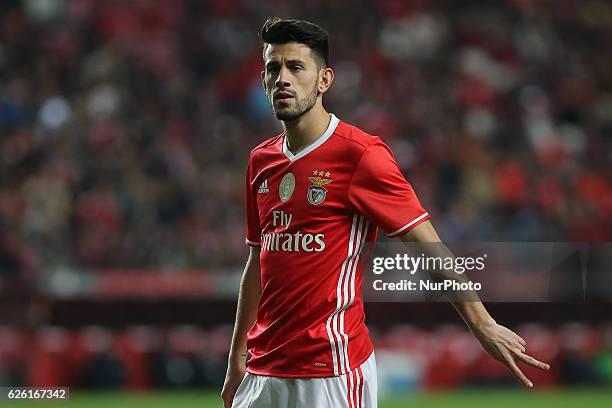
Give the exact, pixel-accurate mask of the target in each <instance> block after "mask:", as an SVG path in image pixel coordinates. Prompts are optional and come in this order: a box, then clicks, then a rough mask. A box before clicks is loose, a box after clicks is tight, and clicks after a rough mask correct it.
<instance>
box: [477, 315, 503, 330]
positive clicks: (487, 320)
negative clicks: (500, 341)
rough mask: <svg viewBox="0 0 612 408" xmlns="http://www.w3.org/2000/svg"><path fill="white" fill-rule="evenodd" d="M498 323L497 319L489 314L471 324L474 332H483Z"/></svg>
mask: <svg viewBox="0 0 612 408" xmlns="http://www.w3.org/2000/svg"><path fill="white" fill-rule="evenodd" d="M496 325H497V322H496V321H495V319H493V317H491V316H490V315H488V316H486V317H483V318H481V319H478V320H476V321H475V322H473V323H472V325H471V329H472V331H473V332H474V334H481V333H484V332H486V331H487V330H488V329H489V328H491V327H495V326H496Z"/></svg>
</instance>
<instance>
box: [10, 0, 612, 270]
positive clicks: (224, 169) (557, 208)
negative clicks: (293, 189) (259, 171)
mask: <svg viewBox="0 0 612 408" xmlns="http://www.w3.org/2000/svg"><path fill="white" fill-rule="evenodd" d="M273 15H277V16H280V17H294V18H304V19H309V20H311V21H314V22H317V23H319V24H320V25H322V26H323V27H324V28H326V29H327V30H328V31H329V34H330V41H331V61H332V66H333V68H334V69H335V75H336V77H335V81H334V84H333V86H332V89H331V91H330V92H329V94H328V95H326V97H325V106H326V107H327V108H328V110H329V111H331V112H334V113H335V114H336V115H337V116H338V117H340V118H341V119H342V120H344V121H346V122H349V123H353V124H355V125H357V126H359V127H361V128H363V129H364V130H366V131H368V132H370V133H373V134H377V135H380V136H381V137H382V138H383V139H384V140H385V141H386V142H387V143H388V144H389V145H390V146H391V148H392V149H393V151H394V153H395V155H396V158H397V160H398V162H399V164H400V166H401V167H402V169H403V171H404V173H405V174H406V176H407V178H408V179H409V181H410V182H411V183H412V184H413V186H414V188H415V190H416V192H417V194H418V195H419V196H420V198H421V201H422V203H423V205H424V206H425V207H426V208H427V209H428V210H429V211H430V213H431V214H432V215H433V218H432V220H433V223H434V225H435V226H436V227H437V228H438V230H439V232H440V235H441V237H442V238H443V239H444V240H447V241H459V240H471V241H486V240H494V241H563V240H573V241H607V240H610V239H612V173H611V172H610V163H611V161H612V69H610V67H612V53H610V52H609V50H610V49H611V48H612V4H611V3H610V2H606V1H604V0H567V1H563V2H554V1H544V0H506V1H499V2H494V3H493V2H473V1H472V2H466V1H450V0H449V1H442V0H439V1H425V0H410V1H408V0H407V1H401V0H384V1H363V0H361V1H348V0H342V1H336V0H334V1H331V0H315V1H309V2H289V1H284V0H264V1H252V0H208V1H204V0H202V1H199V0H198V1H189V0H180V1H179V0H176V1H153V0H135V1H129V2H125V1H102V0H99V1H98V0H44V1H38V0H22V1H15V0H8V1H2V2H1V3H0V228H1V231H2V234H0V271H2V272H3V273H4V274H7V273H8V274H10V273H11V272H13V273H14V274H15V275H17V274H18V273H17V272H18V271H19V274H23V276H25V277H26V279H33V278H35V277H36V276H37V275H38V274H39V273H41V272H44V270H45V268H61V267H78V268H97V267H108V266H113V265H121V266H122V267H128V268H131V267H134V268H139V267H151V266H155V267H159V268H162V269H164V268H168V269H176V268H184V267H190V268H193V267H197V268H201V269H204V270H209V271H213V272H214V271H220V270H224V269H226V268H236V267H237V266H239V264H241V263H242V259H244V257H245V255H246V249H245V246H244V209H243V205H244V203H243V190H244V169H245V166H246V160H247V157H248V153H249V151H250V149H251V148H253V147H254V146H255V145H256V144H257V143H259V141H261V140H263V139H264V138H267V137H269V136H272V135H274V134H276V133H278V132H279V129H280V126H279V123H278V122H277V121H276V120H275V119H274V118H273V116H272V115H271V113H270V110H269V107H268V103H267V100H266V97H265V94H264V93H263V91H262V89H261V83H260V78H259V73H260V71H261V69H262V61H261V48H260V46H259V40H258V37H257V33H258V31H259V29H260V27H261V25H262V23H263V22H264V21H265V19H266V17H268V16H273Z"/></svg>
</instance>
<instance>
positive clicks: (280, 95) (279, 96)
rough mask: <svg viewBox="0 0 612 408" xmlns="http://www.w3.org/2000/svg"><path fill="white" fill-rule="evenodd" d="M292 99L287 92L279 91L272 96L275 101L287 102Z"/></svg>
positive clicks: (291, 95)
mask: <svg viewBox="0 0 612 408" xmlns="http://www.w3.org/2000/svg"><path fill="white" fill-rule="evenodd" d="M292 98H293V94H291V93H290V92H287V91H279V92H276V93H275V94H274V100H275V101H288V100H289V99H292Z"/></svg>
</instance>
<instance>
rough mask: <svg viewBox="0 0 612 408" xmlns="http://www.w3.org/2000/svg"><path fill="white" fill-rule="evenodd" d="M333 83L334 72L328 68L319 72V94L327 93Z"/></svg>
mask: <svg viewBox="0 0 612 408" xmlns="http://www.w3.org/2000/svg"><path fill="white" fill-rule="evenodd" d="M332 82H334V70H333V69H331V68H329V67H327V68H321V70H320V71H319V87H318V88H319V93H322V94H324V93H325V92H327V90H328V89H329V87H330V86H331V84H332Z"/></svg>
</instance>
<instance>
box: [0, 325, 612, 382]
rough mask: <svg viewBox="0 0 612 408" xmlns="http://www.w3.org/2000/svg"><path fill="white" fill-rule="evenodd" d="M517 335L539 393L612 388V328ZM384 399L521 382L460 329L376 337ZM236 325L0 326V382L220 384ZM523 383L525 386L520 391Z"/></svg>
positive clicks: (536, 329)
mask: <svg viewBox="0 0 612 408" xmlns="http://www.w3.org/2000/svg"><path fill="white" fill-rule="evenodd" d="M517 332H518V333H519V334H520V335H521V336H522V337H523V338H524V339H525V340H526V341H527V343H528V344H529V350H530V354H531V355H534V356H536V357H537V358H538V359H541V360H543V361H546V362H548V363H550V364H551V367H552V368H551V370H550V371H540V370H537V369H535V368H532V367H529V366H526V365H523V366H522V367H523V369H524V370H525V374H526V375H527V376H528V377H529V378H530V379H531V380H532V381H533V382H534V384H535V385H536V387H537V388H539V389H540V388H546V387H556V386H559V385H591V386H592V385H603V386H610V385H612V324H611V322H608V323H603V324H601V325H593V326H587V325H585V324H582V323H576V322H569V323H565V324H563V325H562V326H559V327H556V328H553V327H550V326H546V325H541V324H534V323H528V324H523V325H522V326H520V327H518V328H517ZM371 334H372V338H373V341H374V343H375V345H376V360H377V365H378V373H379V383H380V386H381V392H383V393H401V394H406V393H408V392H410V391H411V390H420V389H446V388H454V387H461V386H469V385H472V386H475V385H478V386H480V387H482V386H486V385H491V386H493V385H507V384H515V382H516V381H515V380H514V378H513V377H512V375H511V374H510V372H509V371H508V370H507V369H506V367H505V366H503V365H502V364H500V363H499V362H497V361H496V360H494V359H492V358H491V357H490V356H489V355H488V354H487V353H486V352H485V351H484V349H483V348H482V347H480V344H479V343H478V341H477V340H476V339H475V338H474V337H473V336H472V335H471V334H470V333H469V332H467V331H466V330H465V328H463V327H461V326H457V325H442V326H438V327H436V328H435V329H432V330H423V329H419V328H417V327H413V326H395V327H393V328H391V329H388V330H385V331H374V332H372V333H371ZM230 337H231V326H229V325H228V326H218V327H214V328H210V329H208V330H204V329H203V328H201V327H198V326H170V327H154V326H131V327H126V328H125V329H123V330H110V329H108V328H103V327H100V326H87V327H83V328H81V329H79V330H67V329H65V328H61V327H58V326H44V327H41V328H39V329H37V330H35V331H24V330H20V329H16V328H14V327H10V326H0V385H4V386H32V387H51V386H58V387H59V386H63V387H66V386H69V387H71V388H91V387H94V388H106V389H116V388H123V389H127V390H146V389H152V388H173V387H206V386H208V387H218V388H220V387H221V385H222V384H223V379H224V373H225V362H226V356H227V353H228V348H229V345H230ZM517 386H518V385H517Z"/></svg>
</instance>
